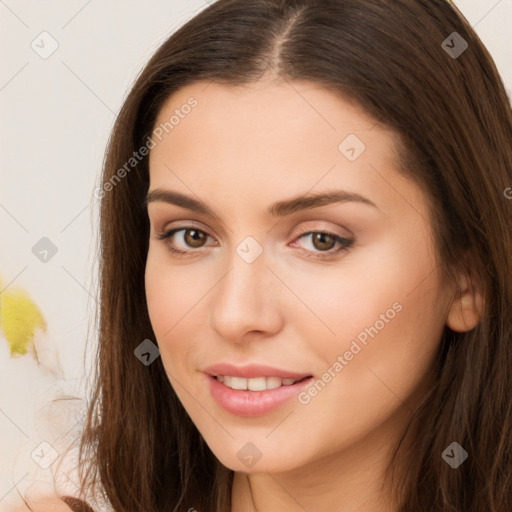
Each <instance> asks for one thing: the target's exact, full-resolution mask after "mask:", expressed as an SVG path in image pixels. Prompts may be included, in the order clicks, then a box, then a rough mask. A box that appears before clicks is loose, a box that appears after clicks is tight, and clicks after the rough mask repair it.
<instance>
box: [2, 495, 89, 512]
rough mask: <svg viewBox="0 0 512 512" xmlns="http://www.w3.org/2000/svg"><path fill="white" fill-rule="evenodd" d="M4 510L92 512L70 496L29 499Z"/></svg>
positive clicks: (24, 511) (81, 502)
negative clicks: (25, 502) (23, 503)
mask: <svg viewBox="0 0 512 512" xmlns="http://www.w3.org/2000/svg"><path fill="white" fill-rule="evenodd" d="M6 512H94V510H93V509H92V508H91V507H90V506H89V505H88V504H87V503H85V502H83V501H80V500H78V499H76V498H72V497H71V496H65V497H64V498H62V499H59V498H41V499H37V500H33V501H29V502H28V505H27V506H23V507H15V508H11V509H9V511H6Z"/></svg>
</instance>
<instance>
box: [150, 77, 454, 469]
mask: <svg viewBox="0 0 512 512" xmlns="http://www.w3.org/2000/svg"><path fill="white" fill-rule="evenodd" d="M186 105H189V107H187V106H186ZM190 105H192V106H191V107H190ZM172 116H174V117H172ZM171 118H172V119H171ZM170 119H171V120H170ZM165 123H167V125H165ZM155 127H156V128H157V129H158V127H160V129H159V130H158V131H157V132H155V133H157V136H156V137H153V141H154V143H155V144H156V145H155V146H154V147H153V148H152V149H151V152H150V187H149V196H148V199H149V201H148V214H149V218H150V222H151V234H150V245H149V252H148V257H147V266H146V276H145V279H146V293H147V302H148V308H149V314H150V319H151V323H152V326H153V329H154V332H155V335H156V342H157V343H158V346H159V348H160V353H161V357H162V362H163V364H164V367H165V370H166V372H167V374H168V376H169V379H170V382H171V384H172V386H173V388H174V390H175V391H176V393H177V395H178V397H179V399H180V400H181V402H182V404H183V406H184V407H185V409H186V410H187V412H188V414H189V415H190V417H191V418H192V420H193V422H194V423H195V425H196V426H197V428H198V429H199V431H200V432H201V434H202V436H203V437H204V439H205V441H206V442H207V444H208V445H209V447H210V448H211V450H212V451H213V452H214V453H215V455H216V456H217V457H218V458H219V459H220V460H221V462H222V463H223V464H225V465H226V466H227V467H229V468H231V469H234V470H236V471H244V472H248V473H250V472H281V471H288V470H292V469H296V468H299V467H304V466H305V465H307V464H313V463H314V462H318V461H320V459H322V460H323V461H324V463H326V461H328V460H331V459H332V460H336V457H337V456H339V455H340V454H341V453H343V452H345V453H349V452H350V453H352V454H354V456H355V454H356V453H357V454H358V456H361V455H362V453H363V452H364V451H365V450H366V451H367V452H368V453H371V454H372V456H374V454H375V453H376V451H378V450H379V449H381V448H382V447H383V446H388V445H389V442H387V441H389V440H390V439H391V438H392V437H393V436H395V435H397V433H398V432H401V429H402V428H403V426H404V425H405V421H406V420H407V419H408V418H409V416H410V413H411V410H412V407H413V406H414V404H416V403H417V401H418V400H419V398H420V397H421V396H422V394H423V393H424V391H425V389H426V386H427V385H428V383H429V382H430V379H431V373H430V371H429V370H431V369H432V367H433V360H434V357H435V353H436V350H437V348H438V344H439V341H440V337H441V334H442V331H443V327H444V325H445V321H446V317H447V313H448V310H449V307H450V301H451V299H452V297H453V292H454V289H455V288H454V282H453V280H451V279H450V278H448V277H447V276H446V275H445V274H444V273H443V272H442V271H441V269H440V267H439V265H438V262H437V261H436V252H435V247H434V245H433V235H432V232H431V227H430V224H429V221H428V218H429V217H428V212H427V203H426V197H425V195H424V193H423V192H422V191H421V189H420V188H419V187H418V186H417V185H415V184H414V183H412V182H411V181H410V180H408V179H406V178H404V177H403V176H402V175H400V174H399V173H398V170H397V161H396V156H395V155H394V153H393V148H394V146H393V143H394V139H393V133H392V132H391V131H389V130H387V129H384V127H382V126H381V125H379V124H377V123H376V122H375V121H374V120H372V119H371V118H369V117H368V115H367V114H366V113H365V112H364V111H363V110H361V109H360V108H359V107H357V106H355V105H354V104H353V103H349V102H347V101H345V100H343V99H341V98H340V97H338V96H337V95H335V94H334V93H332V92H329V91H328V90H327V89H325V88H323V87H322V86H320V85H318V84H315V83H311V82H293V83H291V84H286V83H271V82H268V81H264V82H263V81H260V82H258V83H257V84H252V85H251V86H249V87H231V86H223V85H220V84H214V83H210V84H207V83H195V84H192V85H189V86H186V87H184V88H182V89H180V90H179V91H178V92H177V93H176V94H175V95H173V96H172V97H171V98H170V100H168V102H167V103H166V104H165V106H164V108H163V109H162V110H161V112H160V114H159V117H158V120H157V123H156V125H155ZM162 127H164V128H162ZM160 139H161V140H160ZM322 198H323V199H322ZM170 231H174V234H169V232H170ZM165 234H168V235H169V236H167V238H163V239H160V238H159V237H161V236H162V235H165ZM173 250H176V251H183V252H182V253H175V252H173ZM222 365H224V366H222ZM226 365H227V366H226ZM229 365H231V367H230V366H229ZM216 366H217V368H215V367H216ZM261 366H263V367H265V368H261ZM219 375H220V376H221V377H220V378H219V377H218V376H219ZM216 377H217V378H216ZM231 377H235V378H231ZM284 378H290V379H292V381H297V379H302V378H303V380H299V381H298V382H297V383H295V384H290V382H292V381H290V380H284V381H283V379H284ZM222 380H224V382H222ZM245 386H249V389H243V388H244V387H245ZM232 388H239V389H232ZM385 441H386V442H385ZM372 450H373V451H372Z"/></svg>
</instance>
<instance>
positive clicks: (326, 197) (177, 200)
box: [145, 188, 380, 217]
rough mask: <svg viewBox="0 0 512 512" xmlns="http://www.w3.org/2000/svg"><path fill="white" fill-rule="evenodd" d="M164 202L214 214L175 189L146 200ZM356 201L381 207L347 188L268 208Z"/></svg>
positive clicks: (275, 211)
mask: <svg viewBox="0 0 512 512" xmlns="http://www.w3.org/2000/svg"><path fill="white" fill-rule="evenodd" d="M156 201H158V202H164V203H169V204H174V205H176V206H180V207H182V208H187V209H188V210H192V211H194V212H197V213H202V214H204V215H212V214H213V212H212V210H211V208H210V207H209V206H208V205H207V204H206V203H204V202H203V201H200V200H198V199H194V198H193V197H190V196H187V195H185V194H181V193H180V192H175V191H173V190H164V189H159V188H157V189H155V190H151V191H150V192H149V193H148V195H147V197H146V200H145V204H146V205H148V204H149V203H153V202H156ZM347 202H356V203H361V204H364V205H367V206H371V207H374V208H376V209H377V210H380V208H379V207H378V206H377V205H376V204H375V203H374V202H373V201H371V200H370V199H368V198H367V197H364V196H362V195H360V194H357V193H356V192H348V191H346V190H330V191H327V192H322V193H317V194H308V195H300V196H297V197H293V198H291V199H286V200H283V201H277V202H276V203H274V204H272V205H270V206H269V208H268V209H267V215H268V216H269V217H284V216H286V215H291V214H292V213H295V212H298V211H301V210H308V209H310V208H318V207H320V206H326V205H329V204H334V203H347Z"/></svg>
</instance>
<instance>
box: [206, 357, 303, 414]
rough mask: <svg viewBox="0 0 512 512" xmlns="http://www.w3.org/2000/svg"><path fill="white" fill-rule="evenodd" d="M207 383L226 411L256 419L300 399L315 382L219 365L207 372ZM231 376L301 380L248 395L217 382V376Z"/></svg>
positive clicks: (258, 369)
mask: <svg viewBox="0 0 512 512" xmlns="http://www.w3.org/2000/svg"><path fill="white" fill-rule="evenodd" d="M204 372H205V373H206V377H207V379H208V384H209V388H210V392H211V394H212V396H213V398H214V399H215V401H216V402H217V403H218V404H219V406H220V407H222V408H223V409H224V410H225V411H227V412H229V413H231V414H234V415H236V416H243V417H248V418H249V417H256V416H262V415H264V414H268V413H270V412H272V411H274V410H276V409H278V408H279V407H281V406H283V405H284V404H285V403H286V402H288V401H289V400H291V399H292V398H294V397H295V396H297V395H298V394H299V393H300V391H301V389H303V388H304V387H305V386H307V385H309V384H310V383H311V381H312V379H313V377H312V376H311V375H310V374H307V373H296V372H290V371H286V370H281V369H279V368H272V367H269V366H261V365H248V366H243V367H242V366H238V367H236V366H233V365H230V364H218V365H214V366H210V367H208V368H206V369H205V370H204ZM217 375H223V376H226V375H229V376H233V377H245V378H248V379H249V378H255V377H280V378H282V379H294V380H299V381H298V382H295V383H294V384H291V385H288V386H281V387H279V388H275V389H267V390H265V391H249V390H238V389H231V388H230V387H228V386H225V385H224V384H223V383H222V382H220V381H218V380H217V379H216V378H215V376H217Z"/></svg>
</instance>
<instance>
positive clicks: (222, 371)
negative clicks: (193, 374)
mask: <svg viewBox="0 0 512 512" xmlns="http://www.w3.org/2000/svg"><path fill="white" fill-rule="evenodd" d="M204 373H207V374H208V375H213V376H217V375H231V376H232V377H245V378H246V379H250V378H254V377H281V379H294V380H297V379H302V378H304V377H309V376H310V375H311V374H310V373H296V372H289V371H286V370H281V369H279V368H273V367H271V366H263V365H259V364H249V365H246V366H233V365H232V364H228V363H220V364H215V365H213V366H209V367H208V368H206V369H205V370H204Z"/></svg>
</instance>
